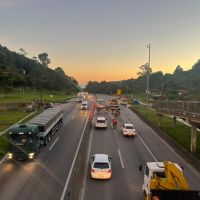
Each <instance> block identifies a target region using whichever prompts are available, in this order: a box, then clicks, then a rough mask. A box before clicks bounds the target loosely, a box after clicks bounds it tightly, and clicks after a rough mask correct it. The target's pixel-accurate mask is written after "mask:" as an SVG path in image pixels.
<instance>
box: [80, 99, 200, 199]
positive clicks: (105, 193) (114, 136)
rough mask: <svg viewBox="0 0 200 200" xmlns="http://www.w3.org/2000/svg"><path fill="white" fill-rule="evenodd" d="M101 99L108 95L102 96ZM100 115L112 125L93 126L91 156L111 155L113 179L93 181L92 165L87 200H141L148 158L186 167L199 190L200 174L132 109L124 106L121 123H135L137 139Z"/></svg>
mask: <svg viewBox="0 0 200 200" xmlns="http://www.w3.org/2000/svg"><path fill="white" fill-rule="evenodd" d="M100 98H104V99H105V98H107V99H108V97H105V96H100ZM100 116H105V117H107V119H108V121H109V127H108V128H107V129H104V130H99V129H95V128H93V129H92V140H91V149H90V155H92V154H95V153H106V154H109V155H110V156H111V157H112V170H113V174H112V179H111V180H105V181H104V180H93V179H91V177H90V171H89V165H90V163H89V162H88V166H87V169H88V170H87V174H86V177H85V180H84V184H83V187H84V189H83V193H82V199H84V200H93V199H95V200H102V199H104V200H112V199H115V200H122V199H126V200H129V199H130V200H134V199H135V200H140V199H144V198H143V195H142V184H143V172H140V171H139V166H140V165H141V164H142V165H143V166H144V164H145V163H146V162H148V161H164V160H170V161H174V162H177V163H179V164H181V166H183V167H184V172H185V176H186V178H187V180H188V182H189V184H190V186H191V188H192V189H196V190H200V184H199V183H200V175H199V173H197V172H196V171H195V170H194V169H193V168H192V167H191V166H190V165H189V164H188V163H185V162H184V160H183V159H182V158H181V157H179V155H177V154H176V153H175V151H174V150H173V149H172V148H171V147H170V146H169V145H168V144H166V143H165V142H164V141H163V140H162V139H160V138H159V137H158V136H157V135H156V133H155V132H154V131H153V130H152V129H151V128H150V127H149V126H147V125H146V124H145V123H144V122H143V121H142V120H141V119H140V118H139V117H138V116H137V115H136V114H135V113H133V112H132V111H131V110H130V109H129V108H125V107H121V116H120V118H119V120H120V125H121V124H122V123H129V122H130V123H133V124H134V126H135V128H136V130H137V132H138V134H137V136H136V137H135V138H127V137H123V136H122V133H121V131H120V130H121V129H120V128H121V127H120V126H119V127H118V128H117V129H115V130H114V129H112V128H111V125H110V123H111V121H110V116H109V115H108V114H107V113H106V112H105V111H103V112H101V113H100Z"/></svg>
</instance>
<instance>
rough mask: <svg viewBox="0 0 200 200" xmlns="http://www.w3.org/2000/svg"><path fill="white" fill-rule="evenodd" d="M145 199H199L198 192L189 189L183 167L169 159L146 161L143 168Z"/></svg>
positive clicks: (199, 193)
mask: <svg viewBox="0 0 200 200" xmlns="http://www.w3.org/2000/svg"><path fill="white" fill-rule="evenodd" d="M143 194H144V198H145V200H154V199H160V200H161V199H164V200H170V199H171V200H199V199H200V192H199V191H193V190H190V186H189V184H188V183H187V180H186V178H185V177H184V173H183V169H182V168H181V167H180V166H179V165H178V164H177V163H173V162H170V161H164V162H147V163H146V166H145V169H144V184H143Z"/></svg>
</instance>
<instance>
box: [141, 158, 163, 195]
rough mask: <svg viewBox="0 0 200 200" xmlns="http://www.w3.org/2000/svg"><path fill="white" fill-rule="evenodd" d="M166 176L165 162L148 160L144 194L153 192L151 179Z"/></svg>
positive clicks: (145, 170) (145, 171)
mask: <svg viewBox="0 0 200 200" xmlns="http://www.w3.org/2000/svg"><path fill="white" fill-rule="evenodd" d="M157 175H159V176H162V177H164V176H165V168H164V164H163V162H147V163H146V165H145V168H144V184H143V192H144V196H145V197H147V196H148V195H150V193H151V189H150V186H151V181H152V180H153V179H154V178H155V176H157Z"/></svg>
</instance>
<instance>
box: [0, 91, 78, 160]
mask: <svg viewBox="0 0 200 200" xmlns="http://www.w3.org/2000/svg"><path fill="white" fill-rule="evenodd" d="M74 96H75V94H71V95H66V94H65V92H64V91H60V92H57V91H48V90H44V91H43V94H42V97H43V98H42V99H43V101H48V102H54V103H55V102H62V101H66V100H67V99H70V98H73V97H74ZM40 98H41V93H39V92H38V93H36V94H35V92H33V91H31V89H30V88H25V91H24V94H21V93H20V92H19V90H17V89H13V92H12V93H8V94H7V96H6V97H5V96H4V94H3V93H0V132H2V131H4V130H6V129H7V128H9V127H10V126H12V125H13V124H15V123H17V122H18V121H20V120H21V119H23V118H26V117H27V116H28V115H30V114H31V113H33V114H32V115H30V116H29V117H27V118H26V119H25V120H23V121H22V122H21V123H26V122H27V121H29V120H30V119H31V118H33V117H34V116H36V115H37V114H39V113H40V112H42V111H43V108H41V109H37V108H36V109H35V112H27V107H26V105H27V104H29V103H30V102H32V101H40ZM8 147H9V141H8V139H7V133H5V134H3V135H2V136H0V158H1V157H2V156H4V155H5V153H6V152H8Z"/></svg>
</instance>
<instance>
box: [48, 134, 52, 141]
mask: <svg viewBox="0 0 200 200" xmlns="http://www.w3.org/2000/svg"><path fill="white" fill-rule="evenodd" d="M47 139H48V142H50V140H51V136H50V134H48V135H47Z"/></svg>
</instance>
